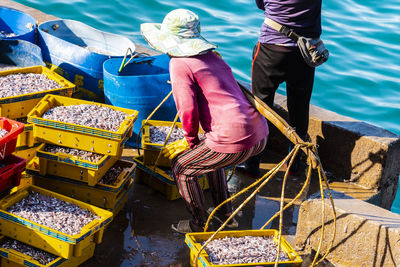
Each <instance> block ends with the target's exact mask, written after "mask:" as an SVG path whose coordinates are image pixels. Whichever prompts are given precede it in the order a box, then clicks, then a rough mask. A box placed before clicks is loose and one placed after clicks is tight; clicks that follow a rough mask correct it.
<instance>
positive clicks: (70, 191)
mask: <svg viewBox="0 0 400 267" xmlns="http://www.w3.org/2000/svg"><path fill="white" fill-rule="evenodd" d="M118 163H119V164H121V165H122V166H123V167H124V168H127V170H123V171H122V172H121V174H120V175H119V177H118V178H117V182H116V183H115V184H114V185H106V184H100V183H98V184H96V185H95V186H88V184H86V183H82V182H79V181H75V180H70V179H66V178H63V177H59V176H54V175H46V176H42V175H40V173H39V172H38V170H36V171H33V170H34V168H33V167H32V166H31V165H32V164H34V161H31V162H29V163H28V166H27V167H28V172H29V174H32V175H33V176H34V178H33V184H34V185H36V186H39V187H42V188H45V189H47V190H51V191H54V192H56V193H59V194H62V195H65V196H68V197H72V198H74V199H77V200H80V201H83V202H86V203H89V204H92V205H95V206H97V207H100V208H104V209H113V208H114V207H115V206H116V205H117V203H118V201H120V200H121V199H122V198H123V194H124V193H125V192H126V190H128V188H129V185H130V183H129V181H130V179H131V177H132V175H133V172H134V169H135V166H136V164H135V163H133V162H129V161H124V160H119V161H118Z"/></svg>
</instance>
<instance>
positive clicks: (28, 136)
mask: <svg viewBox="0 0 400 267" xmlns="http://www.w3.org/2000/svg"><path fill="white" fill-rule="evenodd" d="M19 73H23V74H28V73H35V74H43V75H45V76H46V77H47V78H48V79H50V80H53V81H55V82H57V83H58V84H59V85H60V88H56V89H51V90H46V91H39V92H35V93H29V94H23V95H16V96H9V97H3V98H0V117H6V118H8V119H13V120H17V121H19V122H23V123H25V127H24V132H23V133H21V134H20V135H19V136H18V140H17V146H16V150H15V152H14V153H13V154H14V155H16V156H18V157H21V158H24V159H26V161H27V162H28V161H29V160H31V159H32V158H33V157H34V156H35V153H36V147H37V145H38V144H37V143H35V142H34V138H33V126H32V125H31V124H26V122H27V115H28V113H29V112H30V111H31V109H33V108H34V107H35V106H36V104H37V103H38V102H39V101H40V99H42V98H43V97H44V96H45V95H46V94H54V95H62V96H68V97H69V96H71V95H72V93H73V92H74V91H75V87H76V86H75V85H74V84H73V83H71V82H69V81H68V80H66V79H65V78H63V77H61V76H60V75H58V74H57V73H55V72H53V71H51V70H50V69H48V68H46V67H44V66H33V67H26V68H14V69H11V70H5V71H0V77H3V76H7V75H15V74H19ZM30 183H31V180H30V176H29V175H27V174H26V172H25V171H24V172H23V173H22V175H21V186H24V185H26V184H30Z"/></svg>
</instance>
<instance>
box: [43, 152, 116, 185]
mask: <svg viewBox="0 0 400 267" xmlns="http://www.w3.org/2000/svg"><path fill="white" fill-rule="evenodd" d="M45 146H46V144H41V145H40V146H39V147H38V148H37V150H36V156H37V157H38V158H39V170H40V171H39V172H40V175H42V176H45V175H47V174H49V175H56V176H60V177H64V178H69V179H73V180H77V181H81V182H85V183H87V184H88V185H90V186H94V185H96V184H97V182H98V181H99V180H100V179H101V177H103V176H104V174H106V172H107V171H108V170H109V169H110V168H111V167H112V166H113V165H114V164H115V163H116V162H117V161H118V159H119V158H120V156H121V155H118V156H117V157H112V156H109V155H103V157H102V158H101V159H100V160H99V161H98V162H97V163H94V162H90V161H87V160H82V159H78V158H76V157H74V156H72V155H68V154H63V153H60V152H58V153H50V152H46V151H45V150H44V147H45ZM121 152H122V150H121ZM35 164H36V162H35ZM37 167H38V166H35V168H36V169H37Z"/></svg>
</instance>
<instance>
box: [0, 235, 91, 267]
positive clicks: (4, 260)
mask: <svg viewBox="0 0 400 267" xmlns="http://www.w3.org/2000/svg"><path fill="white" fill-rule="evenodd" d="M1 238H3V237H1V236H0V239H1ZM95 248H96V244H94V243H92V244H90V245H89V246H87V247H86V248H85V249H83V251H82V255H81V256H79V257H72V258H71V259H68V260H67V259H64V258H62V257H58V258H57V259H55V260H54V261H52V262H50V263H48V264H46V265H43V264H40V263H39V262H38V261H37V260H34V259H33V258H32V257H31V256H29V255H26V254H23V253H21V252H18V251H16V250H13V249H4V248H0V257H1V266H2V267H4V266H6V267H20V266H31V267H56V266H57V267H77V266H79V265H81V264H82V263H84V262H85V261H87V260H88V259H90V258H91V257H93V255H94V250H95Z"/></svg>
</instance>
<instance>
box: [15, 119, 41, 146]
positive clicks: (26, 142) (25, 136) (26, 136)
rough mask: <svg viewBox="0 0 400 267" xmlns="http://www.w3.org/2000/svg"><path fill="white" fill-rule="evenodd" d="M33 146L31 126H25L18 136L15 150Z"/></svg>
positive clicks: (33, 139)
mask: <svg viewBox="0 0 400 267" xmlns="http://www.w3.org/2000/svg"><path fill="white" fill-rule="evenodd" d="M35 144H37V143H35V138H34V137H33V124H25V127H24V131H23V132H22V133H20V134H19V135H18V138H17V146H16V149H17V150H18V149H20V150H22V149H28V148H30V147H33V146H34V145H35Z"/></svg>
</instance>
